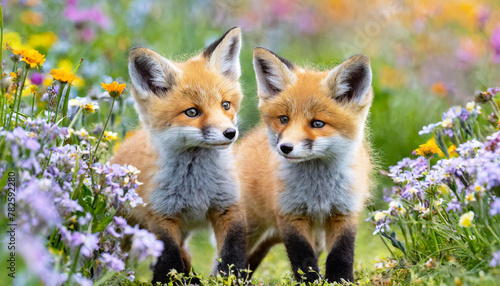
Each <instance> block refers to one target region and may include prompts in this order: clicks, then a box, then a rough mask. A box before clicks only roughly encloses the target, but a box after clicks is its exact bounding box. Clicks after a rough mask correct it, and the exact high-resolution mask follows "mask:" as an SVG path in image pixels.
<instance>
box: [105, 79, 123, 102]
mask: <svg viewBox="0 0 500 286" xmlns="http://www.w3.org/2000/svg"><path fill="white" fill-rule="evenodd" d="M101 86H102V88H104V89H105V90H106V91H107V92H108V93H109V96H111V97H112V98H117V97H118V96H120V95H121V94H122V92H123V90H124V89H125V87H126V86H127V85H126V84H118V83H117V82H116V81H113V82H112V83H108V84H106V83H103V82H101Z"/></svg>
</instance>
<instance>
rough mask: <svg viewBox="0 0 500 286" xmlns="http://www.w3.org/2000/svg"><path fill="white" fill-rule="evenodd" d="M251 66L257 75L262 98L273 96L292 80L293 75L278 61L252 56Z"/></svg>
mask: <svg viewBox="0 0 500 286" xmlns="http://www.w3.org/2000/svg"><path fill="white" fill-rule="evenodd" d="M253 66H254V69H255V74H256V76H257V88H258V90H259V95H260V96H261V97H263V99H269V98H272V97H274V96H275V95H277V94H279V93H280V92H282V91H283V90H284V89H285V88H286V87H287V85H289V84H292V83H293V82H294V79H295V75H294V74H293V73H292V72H291V71H290V69H288V67H287V66H286V65H285V64H282V63H280V62H274V61H272V60H268V59H264V58H261V57H254V59H253ZM259 102H260V100H259Z"/></svg>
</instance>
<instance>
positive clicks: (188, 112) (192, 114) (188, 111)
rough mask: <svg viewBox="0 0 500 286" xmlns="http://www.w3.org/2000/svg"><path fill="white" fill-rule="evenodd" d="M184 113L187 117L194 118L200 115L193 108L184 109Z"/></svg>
mask: <svg viewBox="0 0 500 286" xmlns="http://www.w3.org/2000/svg"><path fill="white" fill-rule="evenodd" d="M184 113H185V114H186V115H187V116H189V117H196V116H198V115H199V114H200V111H199V110H198V109H196V108H194V107H191V108H189V109H186V111H184Z"/></svg>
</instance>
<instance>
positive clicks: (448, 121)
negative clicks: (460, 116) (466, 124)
mask: <svg viewBox="0 0 500 286" xmlns="http://www.w3.org/2000/svg"><path fill="white" fill-rule="evenodd" d="M441 126H442V127H443V128H452V127H453V121H451V118H449V117H446V119H445V120H443V121H441Z"/></svg>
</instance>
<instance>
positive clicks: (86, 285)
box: [71, 273, 94, 286]
mask: <svg viewBox="0 0 500 286" xmlns="http://www.w3.org/2000/svg"><path fill="white" fill-rule="evenodd" d="M71 279H73V280H74V281H75V282H76V284H78V285H80V286H92V285H93V284H94V283H92V280H90V279H87V278H85V277H83V275H82V273H76V274H74V275H73V276H72V278H71Z"/></svg>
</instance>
